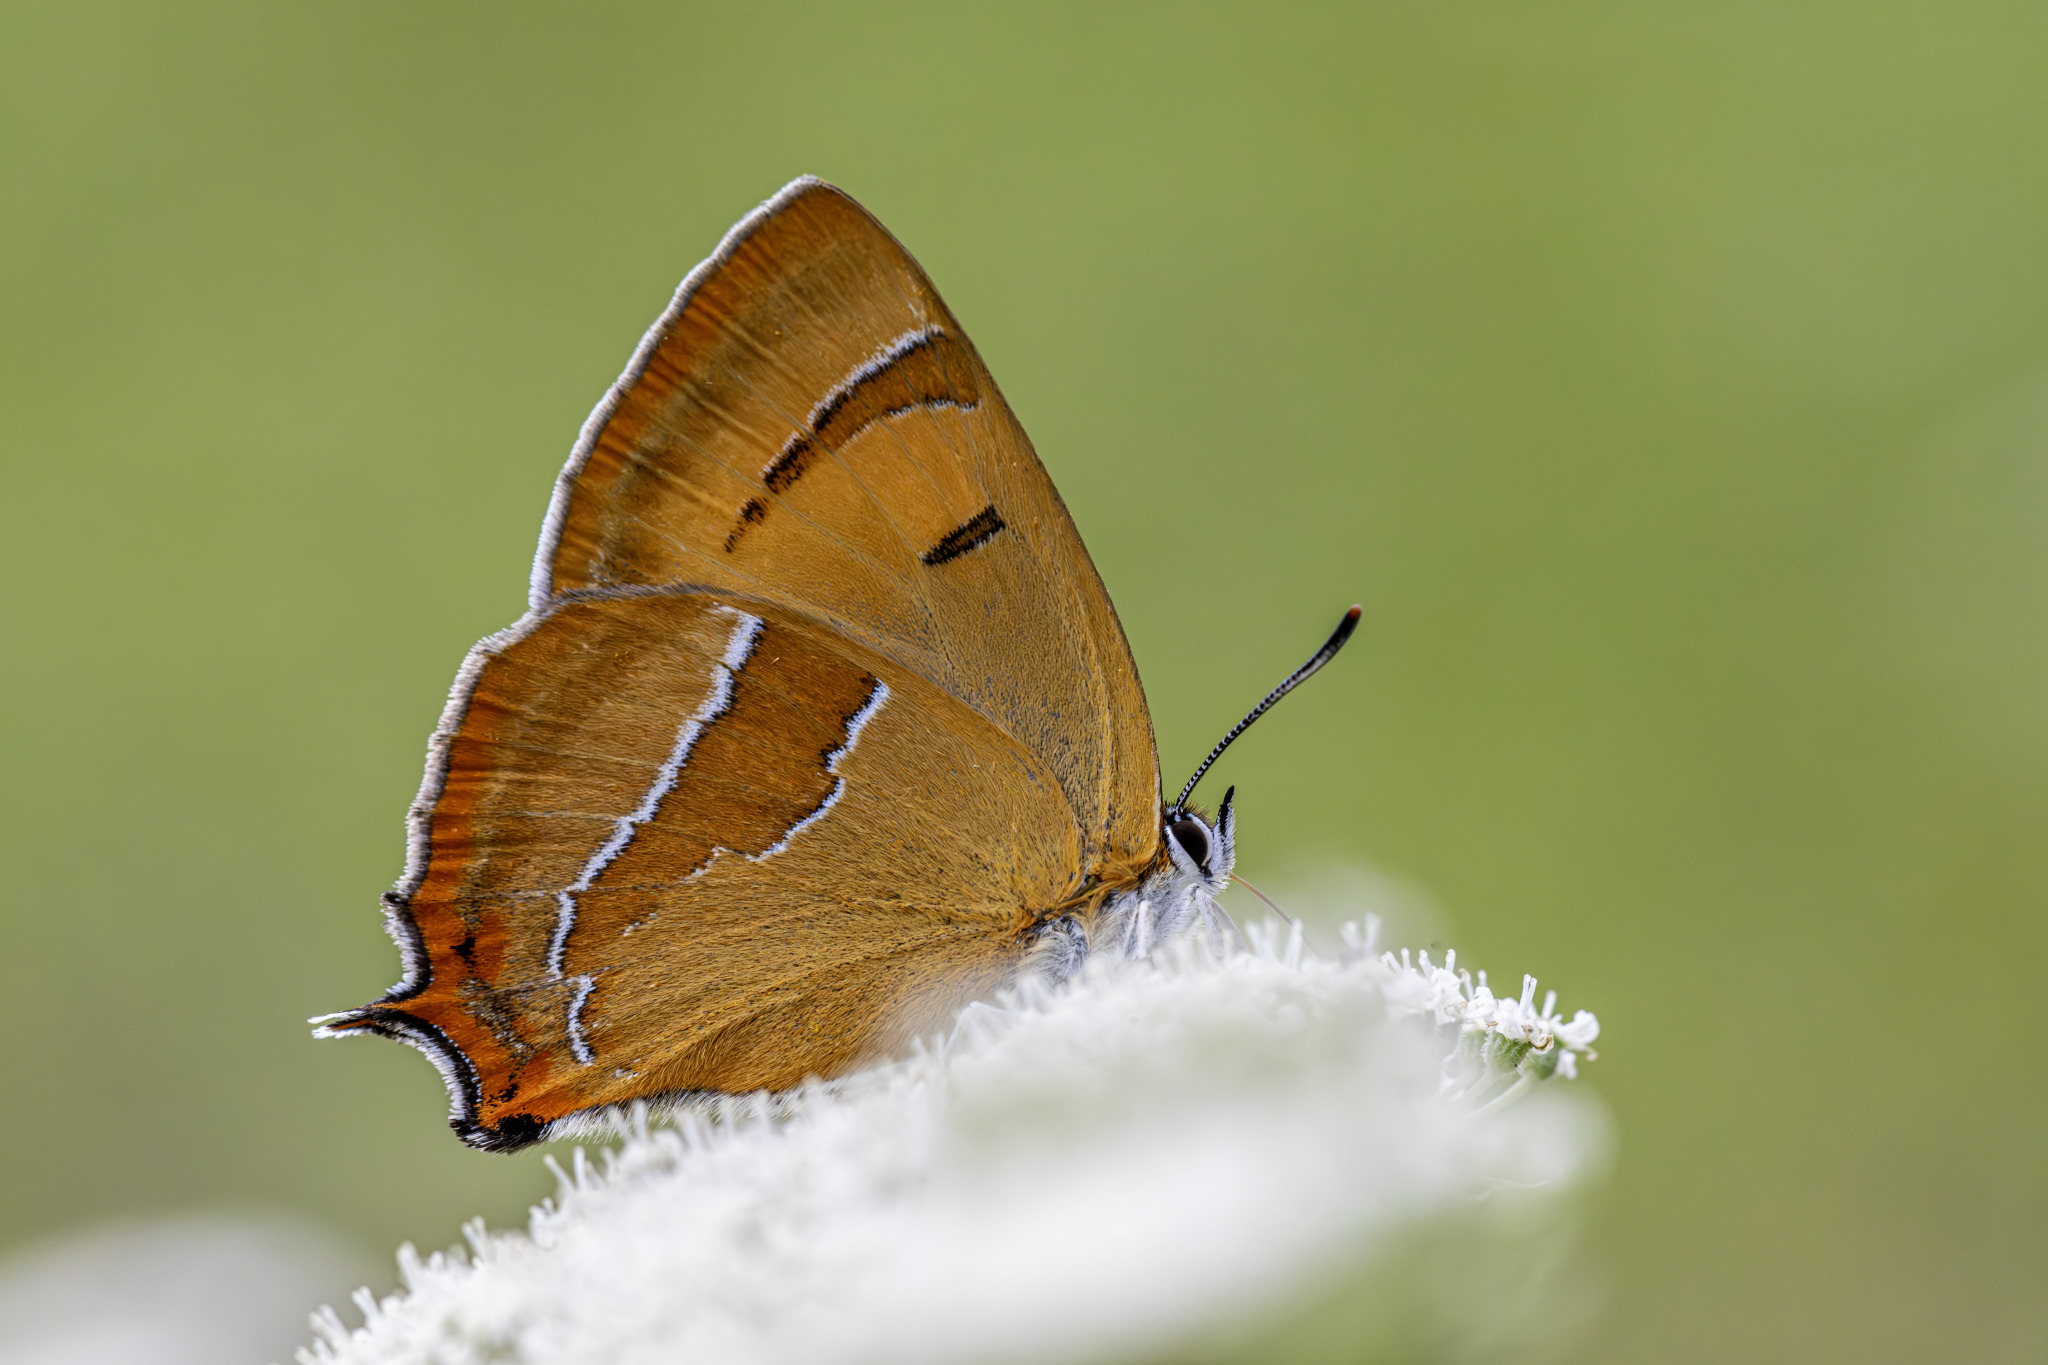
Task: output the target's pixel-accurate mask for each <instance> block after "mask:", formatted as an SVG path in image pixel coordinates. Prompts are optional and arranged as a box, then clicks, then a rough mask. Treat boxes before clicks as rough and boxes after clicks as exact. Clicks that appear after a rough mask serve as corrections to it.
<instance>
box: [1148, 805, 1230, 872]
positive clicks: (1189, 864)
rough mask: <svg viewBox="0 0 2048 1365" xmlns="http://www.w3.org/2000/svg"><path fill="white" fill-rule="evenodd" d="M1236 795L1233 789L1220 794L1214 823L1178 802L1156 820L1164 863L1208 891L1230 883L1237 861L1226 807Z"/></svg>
mask: <svg viewBox="0 0 2048 1365" xmlns="http://www.w3.org/2000/svg"><path fill="white" fill-rule="evenodd" d="M1236 795H1237V788H1235V787H1232V788H1230V789H1229V790H1228V791H1226V792H1224V793H1223V804H1222V805H1221V806H1220V807H1218V808H1217V811H1216V818H1215V819H1214V820H1210V819H1209V818H1208V817H1207V816H1205V815H1203V813H1202V812H1201V810H1200V809H1198V808H1196V807H1194V806H1184V805H1181V804H1179V803H1178V802H1176V803H1175V804H1173V805H1171V806H1168V807H1167V808H1166V811H1165V814H1164V815H1162V816H1161V817H1160V824H1161V833H1162V835H1163V836H1164V842H1165V844H1166V856H1167V860H1168V862H1169V863H1170V864H1171V865H1172V867H1173V869H1174V871H1175V872H1177V873H1179V874H1180V875H1181V876H1182V877H1185V878H1187V879H1188V880H1190V881H1197V882H1200V883H1201V884H1202V885H1203V886H1205V887H1207V888H1208V889H1209V890H1210V891H1211V892H1218V891H1221V890H1222V889H1223V888H1224V887H1225V886H1228V885H1229V884H1230V869H1231V867H1232V866H1233V865H1234V864H1235V863H1236V861H1237V816H1236V814H1235V812H1233V811H1232V810H1231V807H1230V802H1231V798H1232V797H1234V796H1236Z"/></svg>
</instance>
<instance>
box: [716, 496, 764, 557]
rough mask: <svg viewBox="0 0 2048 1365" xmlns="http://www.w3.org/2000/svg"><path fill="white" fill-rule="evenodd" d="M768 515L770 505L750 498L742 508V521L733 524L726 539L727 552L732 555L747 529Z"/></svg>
mask: <svg viewBox="0 0 2048 1365" xmlns="http://www.w3.org/2000/svg"><path fill="white" fill-rule="evenodd" d="M767 515H768V504H767V503H765V502H762V501H761V500H760V499H759V498H748V499H747V504H746V506H744V507H742V508H740V519H739V520H738V521H736V522H734V523H733V527H732V530H731V532H729V533H728V534H727V535H726V537H725V552H726V553H727V554H731V553H732V547H733V546H735V545H737V544H739V543H740V537H741V536H743V535H745V534H746V533H747V528H748V527H749V526H752V525H753V524H754V523H755V522H757V521H759V520H760V519H761V518H763V517H765V516H767Z"/></svg>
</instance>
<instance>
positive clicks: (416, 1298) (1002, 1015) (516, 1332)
mask: <svg viewBox="0 0 2048 1365" xmlns="http://www.w3.org/2000/svg"><path fill="white" fill-rule="evenodd" d="M1375 932H1376V926H1372V925H1368V926H1365V927H1362V928H1361V927H1356V926H1354V927H1352V928H1350V929H1348V930H1347V931H1346V934H1345V948H1344V950H1343V951H1342V952H1341V953H1340V954H1339V955H1338V957H1336V958H1335V959H1323V958H1317V957H1315V956H1312V955H1310V954H1308V953H1306V952H1305V951H1304V949H1303V942H1302V938H1301V933H1300V930H1299V929H1298V928H1297V929H1294V930H1292V931H1289V932H1285V933H1283V932H1281V931H1280V930H1279V929H1278V928H1277V927H1274V926H1270V925H1268V926H1263V927H1261V926H1254V927H1253V930H1252V932H1251V934H1250V936H1249V942H1250V944H1251V950H1250V951H1236V952H1227V953H1224V954H1222V955H1220V956H1219V955H1217V954H1215V953H1213V952H1212V951H1211V950H1210V949H1209V948H1208V947H1207V945H1206V943H1205V941H1204V940H1203V939H1202V938H1201V936H1194V937H1193V938H1189V939H1183V940H1180V941H1179V942H1177V943H1174V944H1171V945H1169V946H1168V947H1167V948H1166V949H1164V950H1162V951H1161V952H1159V953H1156V954H1154V955H1153V957H1152V958H1151V959H1150V960H1146V961H1140V962H1136V963H1128V964H1113V963H1108V962H1103V963H1099V964H1091V966H1090V968H1089V969H1088V970H1087V971H1085V972H1084V973H1083V974H1082V975H1081V976H1080V977H1079V978H1078V979H1077V980H1076V981H1074V982H1072V983H1070V984H1069V985H1068V986H1066V987H1064V988H1061V989H1058V990H1042V989H1024V990H1019V991H1017V992H1014V993H1012V994H1011V995H1009V996H1007V997H1006V998H1004V999H1003V1000H1001V1001H999V1002H998V1003H996V1004H993V1005H983V1006H975V1007H972V1008H970V1009H969V1010H967V1011H966V1012H965V1014H963V1016H962V1017H961V1019H960V1022H959V1024H958V1026H957V1027H956V1028H955V1029H954V1031H953V1033H952V1035H951V1037H949V1038H947V1039H945V1040H944V1041H942V1042H936V1043H933V1044H932V1045H930V1046H928V1047H926V1048H924V1049H922V1050H920V1051H919V1052H917V1053H916V1054H915V1055H913V1056H911V1057H909V1058H907V1059H905V1060H903V1061H901V1062H896V1063H892V1064H889V1065H886V1066H882V1067H878V1068H875V1069H873V1070H870V1071H867V1072H864V1073H861V1074H859V1075H856V1076H853V1077H850V1078H847V1079H845V1080H843V1081H839V1082H835V1083H832V1084H829V1085H828V1084H813V1085H811V1086H808V1087H806V1088H804V1089H803V1090H801V1091H799V1092H797V1093H796V1094H795V1095H793V1096H791V1097H787V1098H786V1099H784V1100H782V1101H780V1102H777V1103H774V1104H771V1103H769V1102H768V1101H767V1100H765V1099H758V1100H752V1101H732V1102H730V1103H727V1104H725V1105H724V1106H722V1108H721V1109H720V1110H719V1111H718V1112H716V1113H713V1114H710V1115H699V1116H684V1117H683V1118H681V1119H679V1120H678V1122H677V1124H676V1126H675V1127H674V1128H652V1129H650V1128H649V1127H648V1126H647V1125H646V1124H644V1123H642V1124H640V1125H638V1126H637V1129H636V1131H633V1132H631V1133H629V1134H628V1135H627V1137H626V1140H625V1141H624V1143H623V1144H622V1145H621V1146H619V1147H618V1148H617V1149H615V1150H613V1151H611V1152H609V1153H607V1155H606V1159H605V1162H604V1165H603V1169H602V1170H598V1169H596V1168H594V1167H593V1165H592V1164H591V1163H590V1162H588V1161H587V1160H586V1159H585V1158H584V1156H583V1154H582V1153H581V1152H580V1151H579V1152H577V1153H576V1157H575V1160H574V1163H573V1170H572V1171H571V1172H570V1173H568V1174H564V1175H563V1177H562V1187H561V1190H560V1193H559V1194H558V1195H557V1197H556V1199H555V1200H554V1201H553V1202H552V1203H551V1204H549V1205H546V1206H543V1207H542V1208H541V1209H539V1210H537V1211H536V1212H535V1215H534V1218H533V1223H532V1227H531V1230H530V1232H528V1233H526V1234H524V1235H521V1234H487V1233H485V1232H484V1231H483V1230H482V1229H481V1227H478V1228H475V1229H473V1230H472V1234H471V1239H470V1240H471V1244H472V1248H473V1250H472V1254H471V1255H470V1256H468V1257H463V1256H460V1255H456V1254H446V1255H435V1256H432V1257H429V1258H427V1259H425V1260H421V1259H419V1258H418V1257H417V1256H414V1255H413V1254H412V1253H411V1252H410V1249H407V1251H406V1252H405V1253H404V1254H403V1256H402V1264H403V1266H404V1270H405V1277H406V1281H407V1284H408V1289H407V1291H406V1292H405V1293H402V1294H400V1295H397V1296H394V1297H392V1298H390V1299H387V1300H385V1301H384V1302H383V1303H381V1304H380V1303H376V1302H374V1301H371V1300H370V1299H369V1298H368V1296H359V1299H358V1302H359V1303H360V1304H361V1305H362V1307H363V1310H364V1315H365V1323H364V1325H363V1326H362V1327H361V1328H358V1329H355V1330H353V1331H351V1330H349V1329H347V1328H346V1327H344V1326H343V1324H342V1323H341V1321H340V1320H339V1318H337V1317H335V1316H334V1315H333V1314H331V1313H328V1314H325V1315H324V1316H323V1317H321V1318H320V1319H317V1320H316V1325H317V1326H318V1328H319V1331H320V1336H321V1340H320V1342H319V1343H318V1344H317V1345H316V1346H314V1347H313V1348H311V1349H310V1350H308V1351H306V1352H302V1353H301V1359H302V1360H303V1361H306V1362H308V1365H341V1363H342V1362H346V1363H347V1365H372V1363H373V1362H374V1363H376V1365H397V1363H398V1362H419V1363H420V1365H425V1362H437V1363H440V1365H471V1363H472V1362H475V1363H477V1365H481V1362H484V1361H522V1362H534V1363H535V1365H538V1363H539V1362H548V1365H583V1363H584V1362H589V1363H590V1365H596V1363H597V1362H605V1363H606V1365H642V1363H643V1362H645V1363H646V1365H652V1362H656V1361H660V1362H696V1361H704V1362H714V1361H715V1362H722V1363H729V1365H753V1363H754V1362H760V1363H761V1365H769V1363H771V1362H784V1361H788V1362H796V1361H802V1362H806V1365H812V1363H818V1365H831V1363H833V1362H846V1363H847V1365H857V1363H859V1362H890V1365H918V1363H919V1362H932V1363H933V1365H937V1363H938V1362H948V1363H950V1362H982V1361H987V1362H1000V1361H1016V1362H1025V1361H1032V1362H1039V1361H1049V1360H1059V1361H1095V1360H1101V1361H1111V1360H1154V1359H1163V1358H1174V1359H1202V1360H1218V1361H1221V1360H1231V1359H1244V1360H1257V1361H1285V1360H1289V1359H1304V1360H1307V1359H1315V1360H1333V1359H1334V1360H1348V1359H1357V1360H1371V1359H1405V1358H1415V1357H1416V1351H1415V1350H1414V1349H1411V1348H1412V1347H1413V1346H1414V1344H1415V1343H1417V1342H1427V1343H1431V1345H1429V1346H1428V1348H1427V1350H1425V1351H1423V1352H1422V1355H1423V1356H1425V1357H1426V1358H1438V1357H1440V1356H1443V1357H1448V1356H1455V1357H1457V1358H1460V1359H1467V1358H1470V1359H1484V1358H1488V1356H1489V1355H1490V1354H1501V1355H1503V1356H1505V1355H1506V1354H1514V1355H1516V1356H1517V1358H1527V1348H1528V1347H1529V1346H1530V1344H1531V1337H1530V1334H1531V1333H1536V1332H1540V1330H1541V1329H1542V1328H1544V1327H1545V1326H1546V1325H1552V1324H1546V1323H1544V1322H1541V1321H1532V1320H1531V1319H1530V1311H1531V1308H1532V1306H1533V1307H1534V1308H1535V1309H1536V1310H1538V1312H1537V1316H1538V1317H1541V1316H1542V1315H1543V1314H1544V1313H1548V1314H1549V1315H1550V1316H1552V1317H1567V1316H1570V1312H1569V1310H1570V1308H1571V1305H1572V1304H1574V1303H1575V1302H1576V1300H1575V1299H1574V1298H1573V1297H1572V1296H1571V1295H1570V1294H1569V1293H1566V1292H1564V1291H1563V1290H1561V1289H1560V1287H1559V1283H1558V1282H1553V1280H1550V1279H1546V1278H1545V1277H1546V1276H1548V1275H1551V1274H1552V1272H1553V1268H1554V1267H1555V1265H1556V1264H1557V1263H1558V1259H1559V1258H1558V1257H1557V1256H1556V1255H1555V1251H1556V1247H1555V1243H1556V1241H1557V1240H1558V1238H1559V1237H1561V1236H1562V1235H1563V1229H1564V1226H1565V1223H1566V1221H1568V1220H1564V1219H1561V1218H1560V1217H1559V1215H1560V1214H1562V1213H1564V1212H1566V1211H1567V1210H1568V1208H1569V1199H1568V1196H1569V1194H1570V1192H1571V1191H1572V1190H1573V1189H1574V1188H1575V1187H1576V1186H1577V1185H1578V1184H1580V1183H1581V1182H1582V1181H1583V1180H1584V1179H1585V1178H1586V1177H1587V1176H1588V1174H1589V1173H1591V1172H1592V1171H1594V1170H1595V1169H1597V1167H1598V1164H1599V1157H1600V1155H1601V1152H1602V1149H1603V1143H1604V1128H1603V1127H1602V1125H1601V1122H1600V1120H1599V1117H1598V1113H1597V1110H1595V1109H1593V1108H1592V1107H1591V1106H1590V1105H1589V1104H1588V1103H1586V1102H1584V1101H1577V1100H1573V1099H1571V1098H1569V1097H1568V1096H1566V1095H1564V1094H1561V1093H1559V1092H1558V1091H1557V1089H1556V1087H1555V1086H1551V1085H1544V1084H1542V1082H1545V1081H1546V1080H1548V1079H1550V1078H1552V1077H1557V1076H1563V1077H1570V1076H1571V1075H1574V1074H1575V1073H1576V1068H1577V1065H1578V1062H1579V1061H1581V1060H1583V1059H1585V1058H1587V1057H1590V1055H1591V1053H1590V1052H1589V1050H1588V1045H1589V1044H1590V1043H1591V1042H1592V1040H1593V1037H1594V1035H1595V1033H1597V1031H1598V1025H1597V1023H1596V1022H1594V1020H1593V1016H1591V1015H1590V1014H1586V1013H1584V1012H1583V1011H1582V1012H1580V1013H1579V1014H1578V1015H1576V1016H1575V1017H1574V1018H1573V1019H1572V1020H1571V1021H1570V1022H1569V1023H1567V1022H1565V1021H1563V1020H1561V1019H1560V1018H1559V1017H1558V1016H1557V1014H1556V1013H1555V1004H1556V1001H1555V997H1554V996H1547V997H1546V998H1545V999H1544V1001H1543V1004H1542V1007H1541V1008H1540V1009H1539V1008H1537V1007H1536V1004H1535V1000H1534V992H1535V983H1534V981H1533V980H1527V981H1525V985H1524V988H1523V990H1522V992H1521V994H1520V996H1519V997H1517V998H1508V999H1500V998H1496V997H1494V996H1493V995H1492V993H1491V992H1490V991H1489V989H1488V988H1487V986H1486V984H1485V978H1484V975H1483V974H1482V975H1480V976H1478V977H1477V978H1476V979H1475V978H1474V977H1472V976H1470V975H1468V974H1467V973H1466V972H1464V971H1463V970H1461V969H1459V968H1458V967H1457V965H1456V959H1455V957H1453V956H1450V955H1446V959H1445V961H1444V963H1443V964H1442V965H1441V966H1438V965H1436V964H1434V963H1432V962H1431V961H1430V959H1429V958H1428V956H1427V955H1423V956H1420V957H1411V956H1409V955H1407V954H1401V955H1395V954H1392V953H1381V952H1379V951H1377V949H1376V946H1375V944H1374V942H1373V936H1374V934H1375ZM1511 1100H1513V1101H1518V1102H1514V1103H1510V1102H1509V1101H1511ZM1473 1273H1478V1274H1480V1275H1481V1276H1482V1277H1483V1279H1482V1281H1481V1282H1480V1283H1481V1284H1483V1285H1484V1286H1485V1287H1484V1288H1475V1289H1473V1290H1471V1291H1470V1292H1460V1293H1452V1294H1448V1295H1446V1294H1445V1293H1444V1292H1442V1286H1443V1285H1446V1284H1452V1283H1465V1282H1466V1280H1465V1278H1464V1277H1466V1276H1468V1275H1470V1274H1473Z"/></svg>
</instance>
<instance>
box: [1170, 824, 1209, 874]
mask: <svg viewBox="0 0 2048 1365" xmlns="http://www.w3.org/2000/svg"><path fill="white" fill-rule="evenodd" d="M1166 829H1167V833H1169V834H1171V835H1172V836H1173V841H1174V842H1175V843H1177V844H1179V845H1180V846H1181V849H1182V850H1183V851H1184V852H1185V853H1186V854H1187V855H1188V857H1190V858H1193V859H1194V860H1195V865H1196V866H1197V867H1207V866H1208V865H1209V831H1208V830H1206V829H1204V828H1202V822H1201V821H1200V820H1192V819H1190V820H1176V821H1174V822H1173V823H1172V824H1170V825H1168V826H1167V827H1166Z"/></svg>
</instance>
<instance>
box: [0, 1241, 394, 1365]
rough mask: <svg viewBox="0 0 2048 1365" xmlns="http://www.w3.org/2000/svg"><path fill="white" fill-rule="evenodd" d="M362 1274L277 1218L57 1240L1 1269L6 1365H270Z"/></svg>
mask: <svg viewBox="0 0 2048 1365" xmlns="http://www.w3.org/2000/svg"><path fill="white" fill-rule="evenodd" d="M364 1271H365V1267H364V1265H363V1264H362V1258H361V1256H360V1255H359V1254H358V1253H357V1252H356V1251H355V1249H354V1248H352V1247H349V1246H346V1245H344V1244H342V1243H341V1242H339V1241H337V1240H336V1239H335V1238H334V1237H333V1236H331V1235H330V1234H328V1233H326V1232H324V1231H322V1230H321V1229H320V1228H318V1227H315V1226H313V1225H311V1224H309V1223H305V1222H303V1221H300V1220H298V1219H294V1218H290V1217H287V1216H284V1215H281V1214H225V1213H223V1214H193V1215H188V1216H185V1217H181V1218H167V1219H163V1220H161V1221H156V1222H123V1223H108V1224H102V1225H101V1226H99V1227H95V1228H90V1229H87V1230H84V1231H79V1232H71V1233H66V1234H62V1235H59V1236H57V1237H53V1238H50V1239H48V1240H45V1241H42V1242H38V1243H34V1244H31V1245H29V1246H26V1247H23V1248H21V1249H20V1250H18V1251H15V1252H14V1253H12V1254H11V1255H9V1256H7V1257H6V1258H4V1259H0V1365H263V1362H265V1361H269V1360H278V1359H282V1358H283V1357H285V1356H286V1355H288V1354H289V1353H290V1352H291V1350H292V1348H293V1346H295V1345H296V1344H297V1343H298V1342H300V1341H303V1340H305V1321H306V1305H307V1304H309V1303H317V1302H318V1301H319V1300H320V1299H321V1298H322V1297H324V1296H325V1295H328V1294H332V1293H335V1292H337V1291H338V1290H341V1289H345V1288H346V1287H347V1286H348V1285H350V1284H357V1283H361V1280H362V1276H363V1274H364Z"/></svg>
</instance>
